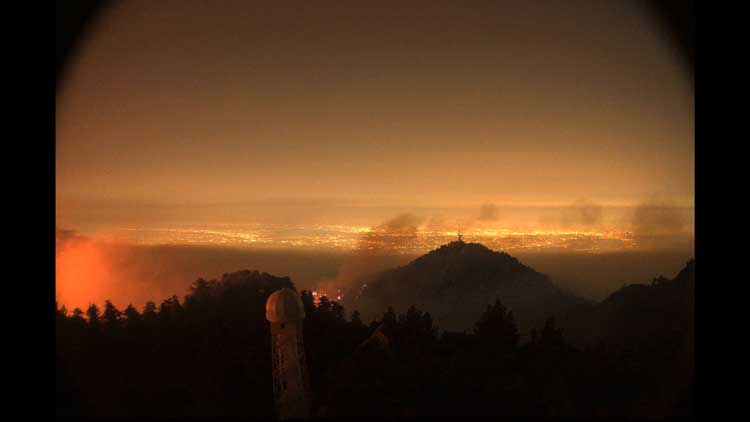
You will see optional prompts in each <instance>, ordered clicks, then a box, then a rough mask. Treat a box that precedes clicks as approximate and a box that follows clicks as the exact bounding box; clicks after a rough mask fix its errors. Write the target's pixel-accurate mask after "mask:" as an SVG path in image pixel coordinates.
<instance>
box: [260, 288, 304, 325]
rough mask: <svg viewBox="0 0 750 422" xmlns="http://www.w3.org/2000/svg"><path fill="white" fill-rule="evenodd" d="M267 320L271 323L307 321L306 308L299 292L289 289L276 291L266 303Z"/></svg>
mask: <svg viewBox="0 0 750 422" xmlns="http://www.w3.org/2000/svg"><path fill="white" fill-rule="evenodd" d="M266 319H267V320H268V321H270V322H287V321H300V320H303V319H305V307H304V306H303V305H302V299H301V298H300V297H299V295H298V294H297V292H295V291H294V290H292V289H289V288H283V289H279V290H276V291H275V292H273V293H272V294H271V296H269V297H268V302H266Z"/></svg>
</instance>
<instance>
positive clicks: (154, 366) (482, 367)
mask: <svg viewBox="0 0 750 422" xmlns="http://www.w3.org/2000/svg"><path fill="white" fill-rule="evenodd" d="M393 272H394V273H396V274H399V275H398V276H393V278H392V280H401V281H403V280H406V279H407V278H399V277H407V276H408V275H414V276H419V277H422V278H417V279H416V281H415V282H414V284H415V285H418V286H424V285H425V283H426V284H427V288H426V289H427V291H428V292H429V291H430V289H435V288H436V287H437V286H442V285H444V284H447V286H446V287H443V288H444V290H443V292H446V293H445V294H447V292H450V291H451V288H452V287H451V286H450V283H448V281H450V282H451V283H453V284H457V285H472V286H474V288H475V289H478V290H479V291H486V292H490V293H492V292H494V291H495V290H493V289H495V288H497V286H495V285H492V284H490V287H482V286H481V282H482V281H483V280H484V281H485V282H486V280H489V281H491V282H495V283H498V284H500V283H507V284H509V285H514V283H515V284H516V285H526V284H529V285H532V286H542V287H541V288H540V289H545V290H540V291H546V289H551V287H550V286H549V282H548V280H546V278H545V277H544V276H542V275H540V274H538V273H536V272H535V271H533V270H532V269H530V268H529V267H526V266H523V265H522V264H520V263H519V262H518V261H517V260H515V259H514V258H513V257H511V256H509V255H507V254H503V253H500V252H493V251H490V250H489V249H487V248H484V247H483V246H481V245H478V244H463V245H456V244H449V245H446V246H444V247H442V248H440V249H438V250H436V251H433V252H431V253H430V254H427V255H425V256H423V257H421V258H419V259H417V260H415V261H414V262H412V263H411V264H409V265H407V266H406V267H402V268H400V269H397V270H393ZM430 275H432V276H434V277H436V279H435V280H430V279H429V277H430ZM506 275H507V277H505V276H506ZM460 276H461V277H460ZM462 277H465V278H462ZM508 280H510V281H508ZM417 281H418V282H417ZM430 281H432V283H430ZM476 283H479V284H476ZM694 283H695V281H694V262H693V261H691V262H689V263H688V265H687V266H686V268H685V269H684V270H683V271H682V272H680V274H678V275H677V277H675V278H674V279H671V280H670V279H666V278H662V277H660V278H657V279H655V280H654V281H653V282H652V283H650V284H648V285H634V286H628V287H625V288H623V289H621V290H619V291H618V292H615V293H614V294H612V295H611V296H610V297H609V298H607V299H606V300H604V301H602V302H601V303H598V304H585V305H582V306H580V307H575V308H574V309H573V311H571V312H568V313H567V314H566V316H558V315H556V317H557V318H555V317H550V318H547V319H545V320H544V321H543V322H542V323H541V324H539V325H536V326H534V327H533V328H531V329H530V330H528V331H526V332H524V329H520V328H519V325H518V324H517V322H516V319H517V318H518V319H521V318H525V315H523V314H522V313H521V312H522V311H521V309H522V308H514V309H513V311H511V310H510V308H509V307H507V306H505V300H506V297H500V298H499V300H493V301H492V304H491V305H486V304H479V303H476V305H477V306H478V309H477V310H476V314H477V318H476V319H475V320H474V321H473V322H472V324H471V327H470V330H468V331H466V332H463V331H460V332H456V331H450V330H448V331H446V330H441V331H438V328H442V327H438V326H437V325H436V324H434V320H433V317H432V315H431V314H430V313H429V312H424V310H421V309H420V308H419V307H415V306H409V307H408V308H407V309H405V311H404V312H396V311H394V310H393V308H387V309H384V310H383V311H382V312H381V313H380V314H379V315H378V316H377V319H376V320H373V321H371V322H370V323H365V322H363V321H362V318H361V316H360V313H359V312H357V311H356V310H355V311H352V312H351V314H348V315H347V314H345V310H344V308H343V307H342V306H341V305H340V304H338V303H336V302H332V301H329V300H328V299H327V298H323V299H322V300H321V301H320V303H319V304H318V305H315V304H314V303H313V297H312V294H311V293H310V292H306V291H302V292H301V297H302V302H303V304H304V307H305V313H306V315H307V317H306V319H305V320H304V326H303V327H304V328H303V330H304V347H305V351H306V355H307V361H308V366H309V369H310V382H311V389H312V393H313V414H314V415H316V416H319V417H386V418H399V417H457V418H467V417H494V418H499V417H678V416H690V415H692V414H693V406H692V400H693V398H692V397H693V385H694V375H693V374H694V365H693V360H692V350H693V347H694V346H693V336H692V332H693V331H692V330H693V325H692V324H693V323H692V321H693V312H692V306H693V303H694V302H693V297H694V293H693V289H694ZM284 287H289V288H294V286H293V283H292V282H291V280H289V278H286V277H274V276H272V275H269V274H266V273H259V272H257V271H239V272H236V273H231V274H225V275H224V276H223V277H222V278H221V279H219V280H211V281H206V280H203V279H200V280H198V281H196V282H195V283H193V285H192V288H191V290H190V292H189V294H188V295H186V296H185V297H184V299H183V300H182V301H180V300H179V298H177V297H176V296H173V297H171V298H169V299H166V300H164V301H163V302H162V303H161V304H160V305H158V306H157V305H156V304H155V303H153V302H149V303H147V304H146V306H145V307H144V308H143V309H142V310H141V311H139V310H137V309H135V308H134V307H132V306H129V307H128V308H127V309H125V310H124V311H120V310H118V309H116V308H115V307H114V306H113V305H112V304H111V303H109V302H106V303H105V304H104V306H103V309H101V310H100V309H99V308H98V307H97V306H96V305H92V306H91V307H90V308H89V309H88V310H87V311H86V312H85V313H84V312H83V311H82V310H80V309H76V310H73V311H72V312H69V311H68V310H67V309H65V308H64V307H63V308H60V309H58V311H57V321H56V334H57V347H56V357H57V374H56V375H57V388H56V391H57V394H56V409H57V413H58V416H79V417H80V416H84V417H191V418H201V417H209V418H218V417H238V418H239V417H241V418H271V417H273V416H274V415H273V397H272V380H271V360H270V352H271V347H270V339H269V337H270V333H269V325H268V322H267V321H266V319H265V315H264V311H265V302H266V300H267V298H268V296H269V295H270V294H271V293H272V292H273V291H275V290H277V289H279V288H284ZM482 289H485V290H482ZM457 290H458V289H457ZM416 291H419V290H416ZM507 300H508V301H510V300H511V298H510V297H508V298H507ZM425 303H429V302H425ZM347 316H348V318H347ZM592 320H594V321H596V322H595V323H591V321H592Z"/></svg>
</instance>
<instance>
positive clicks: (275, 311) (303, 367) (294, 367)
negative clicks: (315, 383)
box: [266, 288, 311, 419]
mask: <svg viewBox="0 0 750 422" xmlns="http://www.w3.org/2000/svg"><path fill="white" fill-rule="evenodd" d="M266 319H267V320H268V321H269V322H270V323H271V360H272V362H273V368H272V371H273V396H274V402H275V405H276V413H277V415H278V417H279V418H280V419H301V418H307V417H309V416H310V406H311V397H310V384H309V380H308V372H307V361H306V359H305V348H304V344H303V342H302V320H304V319H305V308H304V306H303V305H302V300H301V299H300V297H299V295H298V294H297V292H295V291H294V290H292V289H289V288H284V289H279V290H277V291H275V292H273V293H272V294H271V296H269V298H268V302H266Z"/></svg>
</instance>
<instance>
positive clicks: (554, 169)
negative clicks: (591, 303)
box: [56, 1, 695, 308]
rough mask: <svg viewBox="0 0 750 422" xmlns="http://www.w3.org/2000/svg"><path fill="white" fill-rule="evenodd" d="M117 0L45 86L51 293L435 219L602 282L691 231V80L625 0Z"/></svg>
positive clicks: (295, 258) (445, 231)
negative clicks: (50, 155)
mask: <svg viewBox="0 0 750 422" xmlns="http://www.w3.org/2000/svg"><path fill="white" fill-rule="evenodd" d="M221 5H222V7H213V5H212V4H210V3H208V2H202V1H160V2H146V1H124V2H115V3H112V4H110V5H108V7H106V8H105V9H104V10H103V12H102V13H101V15H100V16H99V19H98V20H96V21H94V22H93V24H92V25H91V26H90V27H89V28H88V29H87V32H86V33H85V34H84V38H83V40H82V43H81V45H80V48H79V49H78V51H77V54H76V56H75V57H73V58H72V59H71V61H70V65H69V69H68V71H67V73H66V78H65V79H64V80H63V81H62V83H61V86H60V89H59V91H58V95H57V115H56V137H57V145H56V146H57V151H56V172H57V183H56V189H57V229H58V233H57V240H58V242H57V243H58V248H57V282H56V283H57V299H58V301H60V302H62V303H65V304H67V305H68V306H69V307H73V306H78V307H81V308H85V306H86V305H87V304H88V303H90V302H101V301H103V300H104V299H111V300H112V301H113V302H114V303H115V304H116V305H117V306H121V305H122V306H125V305H127V304H128V303H131V302H132V303H134V304H135V305H138V306H140V305H142V303H143V302H144V301H145V300H160V299H161V298H164V297H166V296H169V295H171V294H183V293H184V292H185V291H186V289H187V287H188V286H189V285H190V283H192V282H193V281H195V279H197V278H198V277H205V278H213V277H217V276H220V275H221V274H222V273H224V272H230V271H234V270H239V269H243V268H250V269H258V270H261V271H267V272H269V273H272V274H276V275H289V276H291V277H292V280H293V281H294V282H295V283H296V284H297V285H298V286H300V287H302V288H313V287H315V286H316V285H318V284H320V283H323V282H325V281H330V280H337V281H339V282H345V280H344V279H345V278H346V277H348V276H347V275H346V274H347V272H369V271H377V270H380V269H385V268H389V267H392V266H395V265H402V264H405V263H407V262H409V261H410V260H411V259H413V258H414V257H416V256H418V255H420V254H423V253H426V252H428V251H430V250H432V249H435V248H437V247H438V246H440V245H441V244H445V243H447V242H450V241H452V240H454V239H455V238H456V236H457V234H458V233H459V231H460V232H461V233H462V234H463V235H464V238H465V239H466V240H467V241H472V242H481V243H483V244H485V245H487V246H488V247H490V248H492V249H495V250H504V251H508V252H509V253H511V254H513V255H514V256H516V257H518V258H519V259H520V260H521V261H523V262H524V263H525V264H527V265H531V266H533V267H534V268H535V269H537V270H538V271H540V272H543V273H545V274H548V275H550V276H551V277H552V278H553V279H554V280H555V281H556V282H557V283H558V284H559V285H560V286H561V287H563V288H565V289H568V290H571V291H573V292H575V293H577V294H580V295H582V296H585V297H589V298H595V299H601V298H603V297H604V296H605V295H607V294H609V293H611V292H612V291H613V290H615V289H617V288H619V287H621V286H622V285H623V284H625V283H631V282H646V281H648V280H650V278H652V277H655V276H656V275H658V274H663V275H667V276H673V275H674V274H675V273H676V272H677V271H679V270H680V268H682V267H683V266H684V264H685V262H686V261H687V260H688V259H689V258H690V257H691V256H692V255H693V253H694V252H693V249H694V234H693V233H694V230H693V224H694V177H695V174H694V162H695V156H694V129H693V117H694V102H693V86H692V81H691V78H690V75H689V73H687V72H686V71H685V69H684V68H683V66H682V63H681V62H680V59H679V57H678V54H677V52H676V49H675V46H674V45H673V44H672V43H671V41H670V39H669V38H668V37H667V36H666V35H665V34H664V33H663V32H662V29H661V28H660V27H659V26H658V25H657V21H656V20H655V19H654V17H653V16H652V15H651V14H649V13H648V12H647V10H646V9H645V8H643V7H641V4H640V3H638V2H600V1H571V2H497V1H492V2H482V1H472V2H467V3H459V2H444V1H438V2H435V1H430V2H416V1H410V2H406V3H403V2H392V3H389V2H378V3H377V4H374V3H373V4H369V5H366V4H360V3H358V4H357V5H356V7H355V6H354V4H352V3H348V2H324V1H316V2H310V3H303V2H247V1H237V2H222V3H221Z"/></svg>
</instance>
